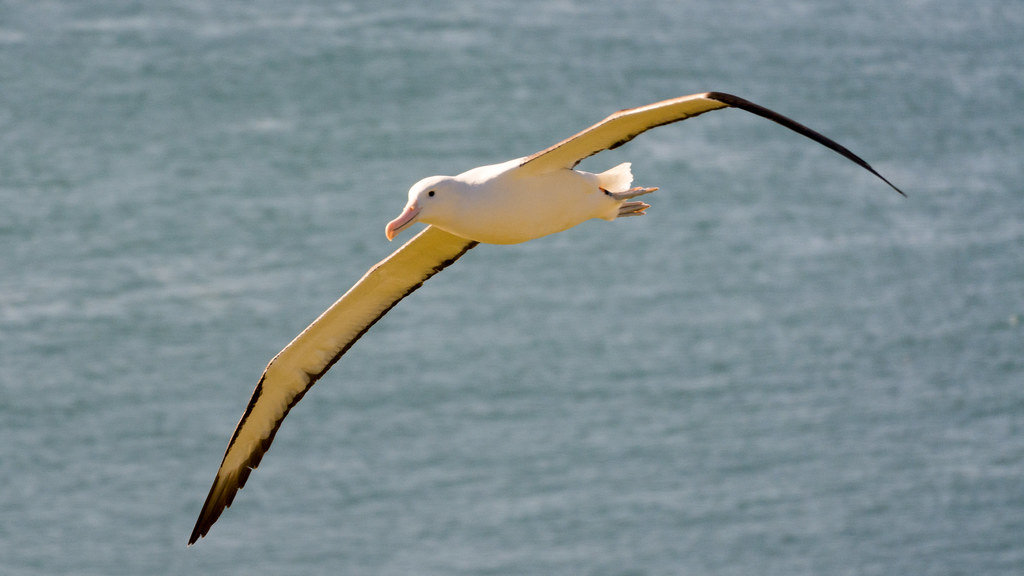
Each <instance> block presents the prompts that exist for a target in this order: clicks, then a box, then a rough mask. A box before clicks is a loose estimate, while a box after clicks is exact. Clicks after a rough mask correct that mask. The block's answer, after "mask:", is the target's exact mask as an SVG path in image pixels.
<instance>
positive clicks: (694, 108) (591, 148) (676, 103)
mask: <svg viewBox="0 0 1024 576" xmlns="http://www.w3.org/2000/svg"><path fill="white" fill-rule="evenodd" d="M722 108H739V109H740V110H746V111H747V112H750V113H752V114H757V115H758V116H761V117H762V118H767V119H769V120H771V121H773V122H777V123H779V124H781V125H783V126H785V127H786V128H789V129H790V130H793V131H794V132H796V133H798V134H802V135H803V136H806V137H808V138H810V139H811V140H814V141H815V142H818V143H819V144H821V145H823V146H826V147H828V148H831V149H832V150H834V151H836V152H838V153H839V154H841V155H843V156H844V157H845V158H847V159H849V160H850V161H852V162H854V163H856V164H857V165H859V166H861V167H862V168H864V169H865V170H867V171H869V172H871V173H872V174H874V175H875V176H877V177H879V178H881V179H882V181H883V182H885V183H886V184H888V185H889V186H890V187H891V188H892V189H893V190H895V191H897V192H899V193H900V194H903V191H902V190H900V189H899V188H897V187H896V186H895V185H893V183H892V182H889V181H888V180H886V179H885V178H884V177H883V176H882V175H881V174H879V173H878V172H876V171H875V169H874V168H872V167H871V165H870V164H868V163H867V162H865V161H864V160H863V159H862V158H861V157H860V156H857V155H856V154H854V153H853V152H850V151H849V150H847V149H846V148H845V147H844V146H842V145H840V144H839V143H837V142H835V141H834V140H832V139H831V138H828V137H826V136H824V135H822V134H820V133H818V132H816V131H814V130H811V129H810V128H808V127H807V126H804V125H803V124H800V123H799V122H797V121H795V120H793V119H791V118H788V117H786V116H783V115H782V114H779V113H778V112H775V111H773V110H769V109H768V108H765V107H764V106H760V105H758V104H754V103H753V102H751V101H749V100H745V99H743V98H740V97H739V96H733V95H731V94H725V93H723V92H705V93H703V94H691V95H690V96H681V97H679V98H672V99H670V100H662V101H661V102H655V103H654V104H648V105H647V106H640V107H639V108H630V109H628V110H620V111H618V112H616V113H614V114H612V115H611V116H609V117H607V118H605V119H604V120H602V121H600V122H598V123H597V124H594V125H593V126H591V127H590V128H587V129H586V130H584V131H582V132H580V133H578V134H576V135H575V136H572V137H570V138H567V139H565V140H562V141H561V142H559V143H558V144H555V145H554V146H551V147H550V148H547V149H545V150H541V151H540V152H537V153H536V154H533V155H531V156H527V157H526V158H525V159H524V160H523V163H522V165H521V166H522V167H523V168H524V169H526V170H535V171H538V172H545V171H550V170H557V169H568V168H573V167H575V166H576V165H577V164H579V163H580V161H581V160H583V159H584V158H587V157H589V156H593V155H594V154H597V153H598V152H601V151H603V150H611V149H613V148H618V147H619V146H622V145H623V144H625V143H626V142H629V141H630V140H632V139H633V138H636V137H637V136H639V135H640V134H642V133H644V132H646V131H648V130H650V129H651V128H657V127H658V126H664V125H665V124H671V123H673V122H679V121H681V120H686V119H687V118H693V117H694V116H699V115H700V114H703V113H705V112H710V111H711V110H719V109H722ZM904 195H905V194H904Z"/></svg>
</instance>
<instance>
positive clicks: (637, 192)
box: [604, 186, 657, 200]
mask: <svg viewBox="0 0 1024 576" xmlns="http://www.w3.org/2000/svg"><path fill="white" fill-rule="evenodd" d="M656 190H657V188H656V187H655V188H641V187H640V186H637V187H636V188H630V189H629V190H626V191H625V192H609V191H607V190H605V191H604V193H605V194H607V195H609V196H611V197H612V198H615V199H616V200H629V199H630V198H636V197H637V196H643V195H644V194H650V193H651V192H654V191H656Z"/></svg>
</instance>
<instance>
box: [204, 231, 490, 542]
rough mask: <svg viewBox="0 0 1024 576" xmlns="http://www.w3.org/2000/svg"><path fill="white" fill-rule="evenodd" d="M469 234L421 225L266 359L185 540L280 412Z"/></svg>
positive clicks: (225, 496) (455, 253) (243, 474)
mask: <svg viewBox="0 0 1024 576" xmlns="http://www.w3.org/2000/svg"><path fill="white" fill-rule="evenodd" d="M476 244H477V243H476V242H474V241H472V240H467V239H465V238H462V237H459V236H455V235H453V234H449V233H448V232H445V231H443V230H440V229H438V228H434V227H432V226H431V227H428V228H426V229H425V230H423V231H422V232H420V233H419V234H418V235H416V237H414V238H413V239H412V240H409V241H408V242H406V243H405V244H404V245H403V246H402V247H401V248H399V249H398V250H396V251H395V252H394V253H392V254H391V255H390V256H388V257H387V258H385V259H384V260H382V261H380V262H379V263H377V264H376V265H375V266H374V267H373V268H370V270H369V271H368V272H367V273H366V274H365V275H364V276H363V277H362V279H360V280H359V282H357V283H356V284H355V286H353V287H352V288H351V289H350V290H349V291H348V292H346V293H345V294H344V295H343V296H342V297H341V298H340V299H338V301H337V302H335V303H334V304H333V305H331V307H330V308H328V309H327V310H326V311H325V312H324V313H323V314H321V315H320V317H319V318H317V319H316V320H315V321H313V323H312V324H310V325H309V326H308V327H307V328H306V329H305V330H303V331H302V333H301V334H299V335H298V336H296V338H295V339H294V340H292V342H291V343H290V344H288V346H286V347H285V348H284V350H281V352H280V353H278V355H277V356H275V357H274V359H273V360H271V361H270V364H268V365H267V368H266V370H264V372H263V377H262V378H260V382H259V384H257V385H256V389H255V390H254V391H253V393H252V398H251V399H250V400H249V406H248V408H246V410H245V413H244V414H243V415H242V419H241V420H240V421H239V422H238V426H237V427H236V428H235V433H234V434H233V435H232V436H231V441H230V442H229V443H228V448H227V450H226V451H225V453H224V460H223V461H222V462H221V465H220V469H219V470H217V476H216V478H215V479H214V481H213V486H212V487H210V494H209V495H208V496H207V497H206V502H205V503H204V504H203V509H202V511H201V512H200V514H199V519H198V520H197V521H196V525H195V528H194V529H193V530H192V536H191V537H190V538H189V544H193V543H195V542H196V540H198V539H199V538H201V537H202V536H205V535H206V533H207V532H208V531H209V530H210V526H212V525H213V523H214V522H216V521H217V518H218V517H219V516H220V514H221V512H223V511H224V509H225V508H227V507H228V506H230V505H231V501H232V500H233V499H234V497H235V493H236V492H237V491H238V490H239V489H240V488H242V486H244V485H245V481H246V479H247V478H248V477H249V472H250V471H252V470H253V469H254V468H256V466H257V465H259V463H260V459H261V458H262V457H263V454H264V453H265V452H266V451H267V449H268V448H269V447H270V443H271V442H273V440H274V435H275V434H276V433H277V430H278V428H279V427H280V426H281V421H282V420H284V417H285V415H287V414H288V411H289V410H290V409H291V407H292V406H294V405H295V404H296V403H297V402H298V401H299V400H300V399H301V398H302V395H303V394H305V393H306V391H307V390H309V389H310V387H312V386H313V384H315V383H316V381H317V380H318V379H319V378H320V377H321V376H323V375H324V373H325V372H327V370H328V369H330V367H331V366H333V365H334V363H335V362H337V361H338V359H339V358H341V356H342V355H343V354H345V352H347V351H348V349H349V348H350V347H351V346H352V344H354V343H355V342H356V340H358V339H359V337H360V336H362V335H363V334H364V333H366V331H367V330H369V329H370V327H371V326H373V324H374V323H375V322H377V320H379V319H380V318H381V317H382V316H384V315H385V314H387V312H388V310H390V309H391V308H392V307H393V306H394V305H395V304H397V303H398V302H399V301H400V300H401V299H402V298H404V297H406V296H408V295H409V294H410V293H412V292H413V291H414V290H416V289H417V288H419V287H420V286H421V285H422V284H423V283H424V282H426V281H427V279H428V278H430V277H431V276H433V275H434V274H436V273H438V272H440V271H441V270H443V269H444V268H446V267H447V266H448V265H450V264H451V263H452V262H455V261H456V260H457V259H458V258H459V257H460V256H462V255H463V254H465V253H466V251H468V250H469V249H470V248H472V247H474V246H476Z"/></svg>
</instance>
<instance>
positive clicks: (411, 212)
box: [384, 204, 420, 240]
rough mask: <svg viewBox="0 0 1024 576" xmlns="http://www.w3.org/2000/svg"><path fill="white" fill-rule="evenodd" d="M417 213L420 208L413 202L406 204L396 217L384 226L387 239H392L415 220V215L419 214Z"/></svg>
mask: <svg viewBox="0 0 1024 576" xmlns="http://www.w3.org/2000/svg"><path fill="white" fill-rule="evenodd" d="M419 213H420V209H419V208H418V207H417V206H416V205H415V204H411V205H409V206H406V207H405V210H403V211H402V213H401V214H400V215H399V216H398V218H395V219H394V220H392V221H391V222H388V225H387V226H385V227H384V235H385V236H387V237H388V240H394V239H395V236H398V233H399V232H401V231H402V230H405V229H406V228H408V227H409V226H412V225H413V224H414V223H415V222H416V216H419Z"/></svg>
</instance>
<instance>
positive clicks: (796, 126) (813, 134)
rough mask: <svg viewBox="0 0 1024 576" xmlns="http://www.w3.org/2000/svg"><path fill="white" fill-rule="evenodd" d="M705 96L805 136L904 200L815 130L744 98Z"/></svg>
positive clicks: (864, 164)
mask: <svg viewBox="0 0 1024 576" xmlns="http://www.w3.org/2000/svg"><path fill="white" fill-rule="evenodd" d="M705 96H706V97H707V98H710V99H712V100H717V101H719V102H721V103H722V104H725V105H726V106H731V107H733V108H739V109H740V110H746V111H747V112H750V113H751V114H756V115H758V116H760V117H762V118H767V119H768V120H771V121H772V122H775V123H777V124H781V125H783V126H785V127H786V128H789V129H790V130H792V131H794V132H796V133H797V134H800V135H802V136H806V137H807V138H810V139H811V140H814V141H815V142H817V143H818V144H821V145H822V146H825V147H826V148H830V149H832V150H833V151H835V152H838V153H839V154H841V155H842V156H843V157H844V158H846V159H847V160H850V161H851V162H853V163H854V164H857V165H858V166H860V167H861V168H864V169H865V170H867V171H868V172H871V173H872V174H874V175H875V176H877V177H878V178H879V179H880V180H881V181H882V182H885V183H886V184H888V185H889V187H890V188H892V189H893V190H895V191H896V192H898V193H899V194H900V196H903V197H904V198H906V196H907V194H906V193H905V192H903V190H900V189H899V188H898V187H897V186H896V185H895V184H893V183H892V182H890V181H889V180H888V179H887V178H886V177H885V176H882V175H881V174H879V173H878V171H877V170H875V169H874V168H872V167H871V165H870V164H868V163H867V161H865V160H864V159H863V158H861V157H860V156H857V155H856V154H854V153H853V152H850V151H849V150H848V149H847V148H846V147H845V146H843V145H842V144H839V143H838V142H836V141H835V140H832V139H831V138H829V137H827V136H825V135H824V134H821V133H820V132H818V131H816V130H812V129H811V128H808V127H807V126H804V125H803V124H801V123H799V122H797V121H796V120H793V119H792V118H789V117H787V116H783V115H782V114H779V113H778V112H776V111H774V110H769V109H768V108H765V107H764V106H761V105H760V104H755V103H753V102H751V101H750V100H747V99H746V98H740V97H739V96H734V95H732V94H726V93H725V92H708V93H707V94H705Z"/></svg>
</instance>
